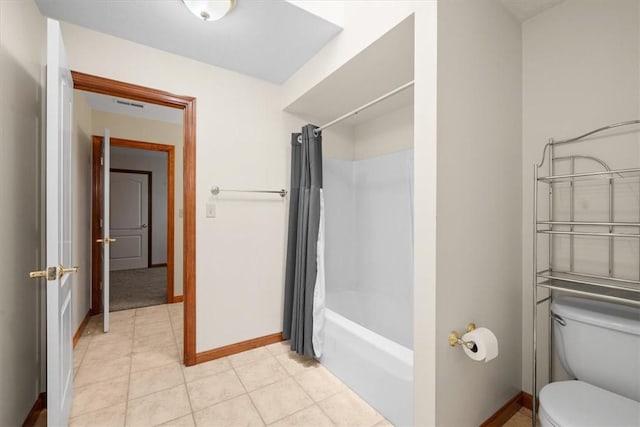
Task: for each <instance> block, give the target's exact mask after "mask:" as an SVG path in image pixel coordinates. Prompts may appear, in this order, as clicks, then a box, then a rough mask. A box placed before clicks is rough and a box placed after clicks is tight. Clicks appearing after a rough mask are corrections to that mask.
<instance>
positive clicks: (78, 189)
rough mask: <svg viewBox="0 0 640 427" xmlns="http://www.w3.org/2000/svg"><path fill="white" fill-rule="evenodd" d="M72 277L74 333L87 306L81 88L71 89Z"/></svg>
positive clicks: (86, 157)
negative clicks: (74, 271) (73, 267)
mask: <svg viewBox="0 0 640 427" xmlns="http://www.w3.org/2000/svg"><path fill="white" fill-rule="evenodd" d="M73 92H74V94H73V146H72V163H73V221H72V224H73V230H72V233H73V265H77V266H79V267H80V271H78V273H76V274H72V275H71V276H70V278H71V280H73V288H72V292H73V298H72V300H71V304H72V306H73V321H72V328H73V329H72V330H73V332H74V333H75V332H76V331H77V330H78V328H79V327H80V324H81V323H82V321H83V320H84V319H85V317H86V316H87V313H88V312H89V309H90V307H91V246H92V243H91V190H92V186H91V179H92V178H91V167H92V166H91V109H90V108H89V104H87V100H86V99H85V97H84V96H83V95H82V93H81V92H79V91H77V90H74V91H73Z"/></svg>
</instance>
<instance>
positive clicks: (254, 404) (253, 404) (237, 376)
mask: <svg viewBox="0 0 640 427" xmlns="http://www.w3.org/2000/svg"><path fill="white" fill-rule="evenodd" d="M267 351H268V350H267ZM229 365H230V366H231V370H232V371H233V374H234V375H235V376H236V378H238V382H239V383H240V385H241V386H242V389H243V390H244V394H245V395H246V396H247V397H248V398H249V402H251V406H253V409H254V410H255V411H256V413H257V414H258V416H259V417H260V421H262V425H264V426H266V425H267V423H266V422H265V420H264V418H263V417H262V414H261V413H260V411H259V410H258V407H257V406H256V403H255V402H254V401H253V398H251V394H249V392H248V391H247V388H246V387H245V386H244V383H243V382H242V379H241V378H240V375H238V372H237V371H236V368H235V366H233V363H231V360H229ZM254 391H255V390H254ZM240 396H242V395H240ZM236 397H239V396H236Z"/></svg>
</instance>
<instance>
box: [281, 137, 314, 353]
mask: <svg viewBox="0 0 640 427" xmlns="http://www.w3.org/2000/svg"><path fill="white" fill-rule="evenodd" d="M314 129H316V127H315V126H313V125H306V126H305V127H303V128H302V133H301V134H300V133H294V134H292V135H291V187H290V188H291V191H290V199H289V231H288V232H289V234H288V238H287V265H286V267H287V268H286V276H285V292H284V297H285V300H284V325H283V335H284V338H285V339H288V340H290V345H291V350H293V351H295V352H296V353H298V354H301V355H303V356H310V357H315V356H316V355H318V354H317V353H318V351H314V345H313V330H314V323H313V322H314V315H313V310H314V291H315V286H316V280H317V276H318V265H317V256H318V234H319V230H320V217H321V191H322V136H321V135H320V136H315V135H314V134H313V131H314ZM299 136H300V137H301V143H299V142H298V137H299Z"/></svg>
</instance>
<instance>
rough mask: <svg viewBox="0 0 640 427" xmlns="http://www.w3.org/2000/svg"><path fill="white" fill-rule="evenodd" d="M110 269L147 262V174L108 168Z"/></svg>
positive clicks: (129, 266) (125, 268) (130, 266)
mask: <svg viewBox="0 0 640 427" xmlns="http://www.w3.org/2000/svg"><path fill="white" fill-rule="evenodd" d="M110 176H111V232H110V236H111V237H115V238H117V240H118V241H117V242H116V243H114V244H112V245H111V259H110V263H111V271H115V270H131V269H134V268H147V267H148V266H149V227H148V218H149V175H148V174H146V173H132V172H113V171H112V172H111V174H110Z"/></svg>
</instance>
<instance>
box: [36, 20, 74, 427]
mask: <svg viewBox="0 0 640 427" xmlns="http://www.w3.org/2000/svg"><path fill="white" fill-rule="evenodd" d="M72 91H73V80H72V77H71V73H70V72H69V67H68V66H67V58H66V54H65V51H64V45H63V43H62V34H61V32H60V24H59V23H58V21H54V20H52V19H47V87H46V92H47V101H46V102H47V106H46V111H47V119H46V145H47V148H46V178H47V183H46V191H47V196H46V224H47V230H46V240H47V243H46V253H47V255H46V258H47V266H48V268H47V270H44V271H42V272H34V273H32V277H33V276H36V277H37V276H39V277H46V279H47V287H46V288H47V425H49V426H56V427H57V426H66V425H68V424H69V413H70V411H71V400H72V398H73V344H72V341H73V331H72V330H71V311H72V307H71V282H72V281H71V278H70V274H67V273H71V272H75V271H77V267H74V268H65V266H66V267H69V266H71V265H72V256H73V248H72V236H71V220H72V218H71V213H72V201H71V194H72V173H71V171H72V165H71V123H72V117H71V113H72V111H73V108H72V99H73V92H72Z"/></svg>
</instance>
